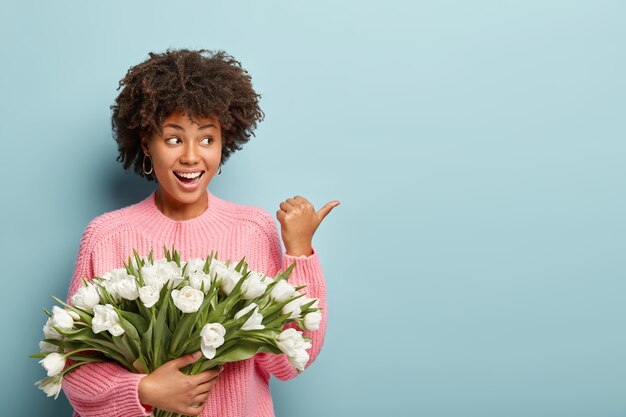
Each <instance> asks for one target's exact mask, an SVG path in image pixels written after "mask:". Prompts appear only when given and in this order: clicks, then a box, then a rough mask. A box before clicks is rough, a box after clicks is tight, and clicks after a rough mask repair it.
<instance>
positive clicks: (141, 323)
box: [115, 309, 148, 333]
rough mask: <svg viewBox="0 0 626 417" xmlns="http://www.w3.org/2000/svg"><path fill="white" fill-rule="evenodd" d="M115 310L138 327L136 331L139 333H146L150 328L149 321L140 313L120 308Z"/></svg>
mask: <svg viewBox="0 0 626 417" xmlns="http://www.w3.org/2000/svg"><path fill="white" fill-rule="evenodd" d="M115 311H116V312H117V314H118V316H121V317H123V318H124V319H126V320H128V321H129V322H130V323H131V324H132V325H133V326H134V328H135V329H137V330H136V331H137V332H138V333H145V332H146V330H148V321H147V320H146V319H145V318H144V317H143V316H141V315H140V314H137V313H133V312H130V311H123V310H119V309H115ZM122 327H123V326H122Z"/></svg>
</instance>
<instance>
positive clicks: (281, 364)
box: [255, 197, 339, 381]
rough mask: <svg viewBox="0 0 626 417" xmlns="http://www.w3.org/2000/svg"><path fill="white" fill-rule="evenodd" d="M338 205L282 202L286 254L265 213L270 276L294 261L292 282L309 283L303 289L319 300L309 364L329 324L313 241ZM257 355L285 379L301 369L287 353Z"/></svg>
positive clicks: (310, 334)
mask: <svg viewBox="0 0 626 417" xmlns="http://www.w3.org/2000/svg"><path fill="white" fill-rule="evenodd" d="M295 199H297V200H299V201H298V202H302V205H300V204H298V205H296V202H293V201H290V200H295ZM307 205H308V206H307ZM337 205H339V202H338V201H334V202H331V203H328V204H327V205H325V206H324V207H323V208H322V209H320V211H319V212H315V210H314V209H313V206H312V205H310V203H308V201H306V200H305V199H304V198H302V197H295V198H294V199H288V200H287V201H285V202H283V203H281V210H279V211H278V212H277V214H276V217H277V218H278V221H279V222H280V224H281V232H282V238H283V243H284V244H285V249H286V253H284V254H283V253H282V249H281V244H280V239H279V237H278V232H277V229H276V224H275V222H274V220H273V219H272V218H271V217H269V216H264V217H266V219H265V220H266V221H265V222H264V223H265V224H266V227H267V229H266V235H267V236H268V238H269V242H268V243H269V246H270V247H269V253H270V257H271V259H270V265H269V271H268V275H270V276H274V275H275V274H276V273H278V272H279V271H281V270H285V269H287V268H288V267H289V266H290V265H291V264H292V263H294V262H295V263H296V266H295V268H294V270H293V271H292V273H291V275H290V277H289V283H290V284H291V285H294V286H300V285H306V288H305V289H304V291H305V292H306V296H307V297H308V298H317V299H318V300H319V304H318V306H319V308H320V311H321V312H322V320H321V322H320V326H319V329H318V330H316V331H314V332H307V331H305V332H304V334H303V335H304V336H307V337H310V338H312V339H313V340H312V342H311V348H310V349H308V351H307V352H308V353H309V356H310V359H309V362H308V363H307V365H306V367H308V366H309V365H311V364H312V363H313V361H315V359H316V358H317V356H318V354H319V353H320V351H321V349H322V345H323V344H324V337H325V335H326V323H327V304H326V283H325V280H324V274H323V272H322V267H321V265H320V261H319V258H318V256H317V253H316V252H315V249H314V248H313V246H312V243H311V242H312V237H313V234H314V233H315V230H316V229H317V227H318V226H319V224H320V223H321V221H322V220H323V219H324V217H326V215H327V214H328V213H329V212H330V211H331V210H332V209H333V208H334V207H336V206H337ZM320 213H321V214H320ZM313 216H315V217H313ZM290 327H293V325H292V326H290ZM255 358H256V361H257V363H258V364H259V366H260V367H261V369H263V370H264V371H266V372H269V373H272V374H273V375H274V376H276V378H278V379H280V380H282V381H284V380H287V379H291V378H294V377H295V376H297V375H298V371H297V370H296V369H295V368H294V367H293V365H291V364H290V363H289V361H288V360H287V357H286V355H284V354H283V355H274V354H267V353H262V354H258V355H256V357H255Z"/></svg>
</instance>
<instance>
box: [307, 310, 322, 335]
mask: <svg viewBox="0 0 626 417" xmlns="http://www.w3.org/2000/svg"><path fill="white" fill-rule="evenodd" d="M321 322H322V312H321V311H319V310H318V311H313V312H311V313H309V314H307V315H306V316H304V327H306V330H310V331H315V330H318V329H319V328H320V323H321Z"/></svg>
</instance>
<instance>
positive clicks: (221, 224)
mask: <svg viewBox="0 0 626 417" xmlns="http://www.w3.org/2000/svg"><path fill="white" fill-rule="evenodd" d="M207 199H208V208H207V210H206V211H205V212H204V213H202V214H201V215H200V216H198V217H195V218H193V219H190V220H184V221H175V220H172V219H170V218H168V217H166V216H165V215H164V214H163V213H161V212H160V211H159V209H158V208H157V207H156V205H155V194H154V193H152V194H151V195H150V196H149V197H147V198H146V199H145V200H143V201H141V202H139V203H137V204H134V205H132V206H129V207H125V208H122V209H119V210H116V211H112V212H109V213H105V214H103V215H101V216H99V217H97V218H96V219H94V220H93V221H92V222H91V223H89V225H88V226H87V228H86V229H85V232H84V234H83V237H82V239H81V242H80V248H79V251H78V258H77V260H76V266H75V270H74V274H73V277H72V281H71V284H70V289H69V294H68V299H70V298H71V297H72V295H73V294H74V293H75V292H76V291H77V290H78V288H80V286H81V284H82V283H81V277H86V278H91V277H93V276H98V275H101V274H103V273H104V272H107V271H110V270H112V269H114V268H120V267H122V266H123V262H124V261H126V260H127V259H128V256H129V255H130V254H132V250H133V248H134V249H137V251H138V252H139V254H140V255H147V254H148V253H149V251H150V249H153V250H154V255H155V258H161V257H163V256H164V254H163V246H164V245H166V246H167V247H171V246H172V244H173V245H174V246H175V247H176V249H177V250H178V251H179V252H180V254H181V259H183V260H185V259H189V258H204V257H206V256H208V254H209V253H210V252H211V251H217V252H218V258H220V259H222V260H227V259H231V260H233V261H234V260H237V261H238V260H240V259H241V258H242V257H244V256H245V257H246V260H247V262H248V264H249V265H250V268H252V269H253V270H256V271H259V272H262V273H265V274H267V275H268V276H274V275H276V273H277V271H280V270H281V269H285V268H287V267H288V266H289V265H290V264H291V263H292V262H294V261H296V267H295V269H294V271H293V272H292V274H291V277H290V279H289V282H290V283H291V284H298V285H306V286H307V288H306V292H307V296H308V297H312V298H318V299H319V306H320V308H321V309H322V312H323V315H324V317H323V319H322V323H321V325H320V329H319V330H318V331H316V332H313V333H312V334H306V333H305V335H308V336H310V337H312V338H313V342H312V344H313V346H312V347H311V349H310V350H309V354H310V356H311V360H310V361H309V364H311V363H312V362H313V360H315V358H316V357H317V355H318V354H319V352H320V349H321V347H322V344H323V342H324V335H325V332H326V316H325V312H326V288H325V282H324V277H323V274H322V269H321V266H320V263H319V260H318V257H317V254H316V253H315V251H314V253H313V254H312V255H310V256H301V257H292V256H288V255H287V254H283V252H282V249H281V243H280V240H279V236H278V231H277V228H276V223H275V222H274V219H273V218H272V217H271V216H270V215H269V214H268V213H267V212H265V211H264V210H262V209H259V208H255V207H250V206H242V205H238V204H234V203H231V202H228V201H225V200H222V199H220V198H218V197H216V196H214V195H213V194H211V193H210V192H209V191H207ZM270 374H273V375H274V376H275V377H277V378H278V379H280V380H283V381H284V380H287V379H290V378H293V377H295V376H296V375H297V374H298V373H297V371H296V370H295V368H294V367H293V366H292V365H290V364H289V362H288V361H287V358H286V356H285V355H273V354H268V353H261V354H257V355H256V356H255V357H253V358H251V359H248V360H245V361H241V362H235V363H228V364H226V365H225V367H224V371H223V372H222V374H221V375H220V378H219V380H218V383H217V384H216V385H215V387H214V388H213V390H212V391H211V394H210V396H209V399H208V401H207V403H206V406H205V408H204V409H203V411H202V414H201V416H202V417H209V416H215V417H217V416H220V417H226V416H228V417H253V416H258V417H271V416H274V409H273V405H272V397H271V395H270V389H269V381H270ZM143 376H144V375H143V374H133V373H130V372H128V371H127V370H125V369H123V368H122V367H120V366H119V365H117V364H115V363H94V364H87V365H83V366H81V367H79V368H77V369H76V370H74V371H72V372H70V373H69V374H67V375H66V376H65V377H64V379H63V391H64V392H65V395H66V396H67V398H68V399H69V401H70V403H71V404H72V406H73V407H74V410H75V414H74V415H75V416H83V417H92V416H93V417H96V416H97V417H113V416H115V417H119V416H121V417H131V416H133V417H134V416H146V415H149V414H150V412H151V410H150V407H146V406H144V405H142V404H141V403H140V402H139V399H138V395H137V385H138V384H139V381H140V379H141V378H142V377H143Z"/></svg>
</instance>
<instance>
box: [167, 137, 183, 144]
mask: <svg viewBox="0 0 626 417" xmlns="http://www.w3.org/2000/svg"><path fill="white" fill-rule="evenodd" d="M179 142H180V139H179V138H177V137H176V136H174V137H171V138H167V139H165V143H169V144H170V145H176V144H177V143H179Z"/></svg>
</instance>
